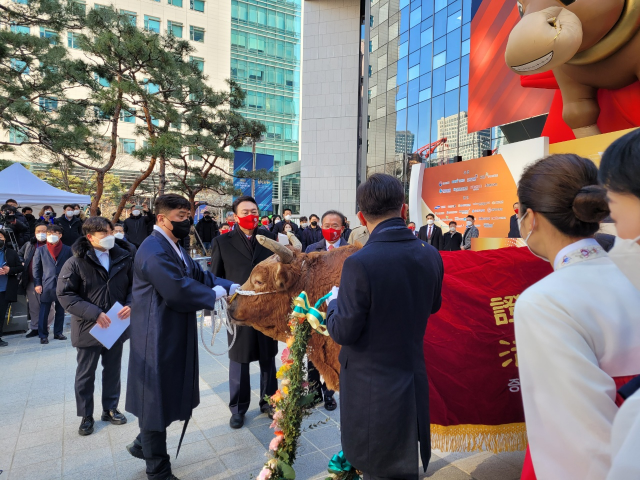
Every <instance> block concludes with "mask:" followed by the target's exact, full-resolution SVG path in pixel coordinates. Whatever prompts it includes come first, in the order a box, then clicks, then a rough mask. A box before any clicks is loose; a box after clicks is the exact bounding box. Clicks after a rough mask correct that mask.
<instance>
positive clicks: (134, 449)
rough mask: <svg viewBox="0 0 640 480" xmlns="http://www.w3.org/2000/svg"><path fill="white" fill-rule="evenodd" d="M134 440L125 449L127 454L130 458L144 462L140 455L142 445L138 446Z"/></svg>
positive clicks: (142, 456)
mask: <svg viewBox="0 0 640 480" xmlns="http://www.w3.org/2000/svg"><path fill="white" fill-rule="evenodd" d="M136 440H137V439H136ZM136 440H134V441H133V442H131V443H130V444H129V445H127V446H126V447H125V448H126V449H127V452H129V453H130V454H131V456H132V457H136V458H139V459H140V460H144V453H142V445H140V444H139V443H138V442H137V441H136Z"/></svg>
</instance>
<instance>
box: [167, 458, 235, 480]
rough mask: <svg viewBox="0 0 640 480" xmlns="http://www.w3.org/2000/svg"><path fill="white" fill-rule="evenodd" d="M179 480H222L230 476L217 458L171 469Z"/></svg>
mask: <svg viewBox="0 0 640 480" xmlns="http://www.w3.org/2000/svg"><path fill="white" fill-rule="evenodd" d="M172 470H173V474H174V475H175V476H176V477H178V478H179V479H180V480H218V479H220V480H222V479H225V478H229V475H232V474H231V472H229V471H228V470H227V468H226V467H225V466H224V464H223V463H222V462H221V461H220V460H218V459H217V458H213V459H209V460H203V461H201V462H197V463H192V464H191V465H186V466H183V467H177V468H175V467H174V468H172Z"/></svg>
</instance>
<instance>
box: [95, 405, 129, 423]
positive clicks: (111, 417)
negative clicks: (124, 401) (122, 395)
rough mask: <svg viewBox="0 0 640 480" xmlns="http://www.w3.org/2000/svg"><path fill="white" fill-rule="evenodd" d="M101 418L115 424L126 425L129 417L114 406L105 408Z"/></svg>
mask: <svg viewBox="0 0 640 480" xmlns="http://www.w3.org/2000/svg"><path fill="white" fill-rule="evenodd" d="M101 420H102V421H103V422H111V423H112V424H113V425H124V424H125V423H127V417H125V416H124V415H123V414H121V413H120V412H119V411H118V409H117V408H114V409H113V410H104V411H103V412H102V418H101Z"/></svg>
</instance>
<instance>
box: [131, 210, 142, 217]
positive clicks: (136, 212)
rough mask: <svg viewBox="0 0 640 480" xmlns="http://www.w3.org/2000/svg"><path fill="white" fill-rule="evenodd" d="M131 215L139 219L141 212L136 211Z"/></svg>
mask: <svg viewBox="0 0 640 480" xmlns="http://www.w3.org/2000/svg"><path fill="white" fill-rule="evenodd" d="M131 213H132V214H133V216H134V217H137V216H138V215H140V210H134V211H133V212H131Z"/></svg>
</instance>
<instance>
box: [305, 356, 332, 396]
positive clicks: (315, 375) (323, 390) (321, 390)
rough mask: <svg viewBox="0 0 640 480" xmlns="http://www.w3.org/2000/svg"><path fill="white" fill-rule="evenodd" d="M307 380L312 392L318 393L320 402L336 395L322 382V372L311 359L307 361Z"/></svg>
mask: <svg viewBox="0 0 640 480" xmlns="http://www.w3.org/2000/svg"><path fill="white" fill-rule="evenodd" d="M307 378H308V380H309V385H310V386H311V390H312V391H313V392H315V393H316V396H317V397H319V398H320V400H323V399H325V398H326V397H327V396H333V394H334V393H335V392H334V391H333V390H329V389H328V388H327V384H326V383H324V382H323V381H321V380H320V372H319V371H318V369H317V368H316V366H315V365H314V364H313V363H312V362H311V360H309V359H307Z"/></svg>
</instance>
